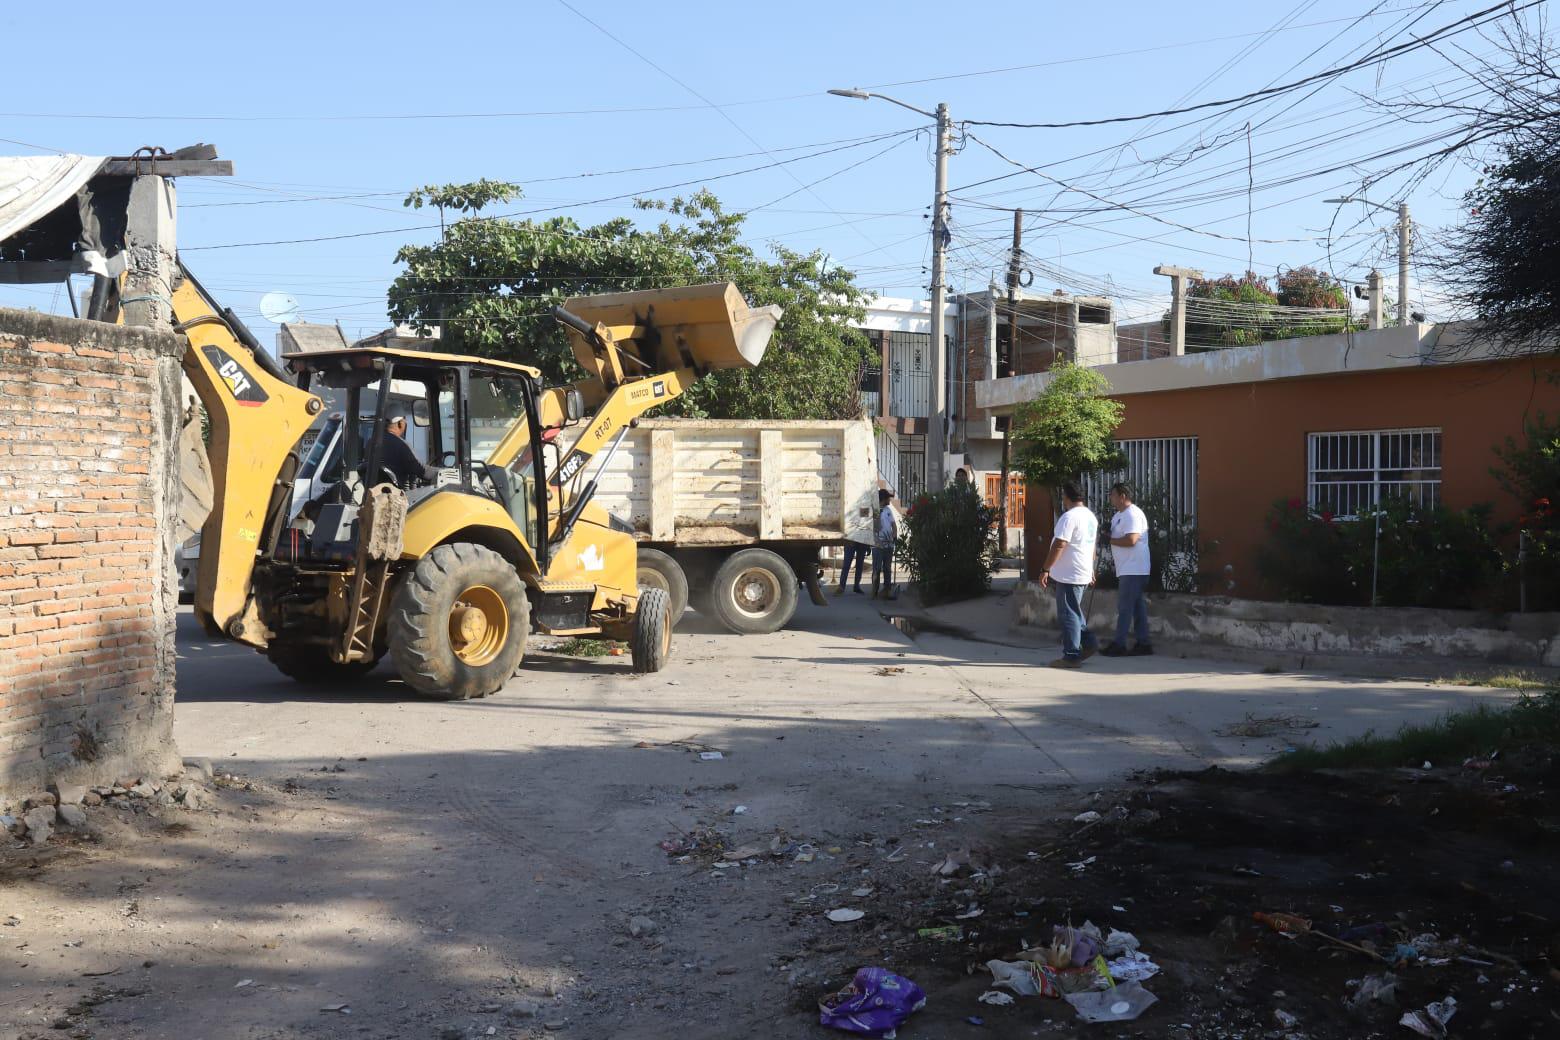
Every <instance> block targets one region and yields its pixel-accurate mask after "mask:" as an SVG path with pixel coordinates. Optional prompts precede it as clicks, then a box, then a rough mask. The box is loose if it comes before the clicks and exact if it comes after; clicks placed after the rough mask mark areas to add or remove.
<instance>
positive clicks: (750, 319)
mask: <svg viewBox="0 0 1560 1040" xmlns="http://www.w3.org/2000/svg"><path fill="white" fill-rule="evenodd" d="M553 316H554V317H555V318H556V319H557V320H558V322H559V324H561V325H563V326H564V328H566V329H567V330H568V331H569V340H570V344H571V345H572V347H573V348H574V358H575V360H576V361H578V362H579V365H580V367H581V368H583V369H584V370H585V372H586V376H585V378H584V379H581V380H579V381H578V382H576V383H575V384H574V385H573V386H572V387H554V388H552V389H550V390H547V391H544V392H543V393H542V395H541V398H540V401H539V402H538V404H539V409H538V413H539V415H538V418H539V420H540V425H541V426H542V427H543V428H544V429H545V428H547V427H559V426H563V425H564V423H565V420H566V415H567V402H568V395H569V393H570V391H571V390H575V391H578V392H579V394H580V396H581V397H582V398H583V400H584V403H585V405H586V407H587V408H594V414H592V415H591V416H590V417H589V418H588V419H586V420H584V421H585V422H586V423H588V425H587V426H586V427H585V432H584V433H582V434H581V435H580V436H579V437H578V438H577V439H576V440H575V442H574V444H573V445H572V447H571V448H570V450H569V454H568V455H567V456H565V457H564V458H563V460H562V461H561V462H560V463H559V465H558V467H557V469H556V470H554V471H553V473H552V474H551V475H550V477H549V483H550V484H552V485H553V486H554V487H556V488H557V489H558V494H559V501H558V505H559V506H563V505H567V503H566V502H565V501H564V500H563V495H564V494H565V486H566V485H567V484H568V483H569V482H570V481H571V480H573V479H574V477H575V476H576V475H577V474H578V473H579V472H580V471H581V470H583V469H584V468H585V466H586V464H587V463H589V462H590V460H591V459H592V458H594V457H595V456H597V455H598V454H599V453H600V452H601V451H602V449H603V448H605V447H606V446H607V445H609V444H611V443H612V441H613V440H614V439H616V437H617V436H618V434H619V433H620V432H621V431H622V430H623V429H624V427H626V426H629V425H631V424H632V423H633V421H634V420H635V419H637V418H639V417H640V416H641V415H643V414H644V413H645V412H647V411H649V410H650V409H652V408H655V407H657V406H659V405H663V404H666V403H667V402H669V401H672V400H675V399H676V398H678V397H680V396H681V395H682V394H683V392H684V391H686V390H687V389H688V388H689V387H690V386H692V385H693V384H694V383H695V382H697V381H698V380H699V379H700V378H701V377H702V376H704V375H705V374H706V373H708V372H710V371H713V370H715V369H721V368H752V367H755V366H757V365H758V363H759V362H760V361H761V360H762V359H763V356H764V351H765V350H766V349H767V347H768V345H769V337H770V334H771V333H772V332H773V331H774V327H775V323H776V322H778V321H779V319H780V308H779V307H773V306H771V307H749V306H748V305H747V302H746V301H745V300H744V299H743V298H742V294H741V293H740V292H739V291H738V290H737V287H736V286H735V285H733V284H731V283H730V282H715V283H711V284H708V285H693V286H685V287H679V288H674V289H643V290H639V291H637V292H625V293H608V294H603V295H597V296H583V297H577V298H575V299H571V300H567V301H565V302H564V303H563V305H562V306H559V307H555V308H554V309H553ZM529 444H530V432H529V431H528V430H526V429H524V428H523V424H521V426H518V427H517V428H516V429H514V430H512V431H511V433H510V437H508V438H506V439H505V440H504V442H502V443H501V444H499V446H498V447H497V449H495V451H494V452H493V456H492V457H491V458H490V459H489V461H490V462H493V463H496V464H497V465H500V466H506V465H508V464H509V463H510V461H511V460H513V459H514V458H515V457H516V456H517V455H519V454H520V452H522V451H523V450H524V449H525V448H526V447H527V446H528V445H529Z"/></svg>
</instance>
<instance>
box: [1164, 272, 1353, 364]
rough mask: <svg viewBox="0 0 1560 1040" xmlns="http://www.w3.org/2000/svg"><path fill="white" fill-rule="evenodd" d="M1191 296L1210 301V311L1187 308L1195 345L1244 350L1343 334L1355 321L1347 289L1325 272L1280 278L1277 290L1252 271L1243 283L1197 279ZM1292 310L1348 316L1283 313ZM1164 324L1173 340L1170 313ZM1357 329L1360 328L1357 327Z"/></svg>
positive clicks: (1224, 278)
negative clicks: (1271, 342)
mask: <svg viewBox="0 0 1560 1040" xmlns="http://www.w3.org/2000/svg"><path fill="white" fill-rule="evenodd" d="M1186 295H1187V297H1188V299H1190V300H1193V301H1196V300H1207V301H1211V303H1210V305H1209V306H1202V307H1199V306H1198V305H1197V304H1196V303H1192V304H1190V305H1189V306H1188V308H1187V316H1186V342H1187V343H1188V344H1190V345H1193V346H1218V347H1239V346H1247V345H1250V344H1253V343H1263V342H1266V341H1268V340H1274V339H1293V338H1295V337H1297V336H1320V335H1324V334H1326V333H1331V332H1343V331H1344V330H1345V329H1348V328H1350V327H1351V323H1352V322H1353V319H1351V318H1350V316H1349V313H1348V311H1349V296H1348V293H1347V292H1346V291H1345V290H1344V287H1343V286H1342V285H1341V284H1340V283H1339V282H1338V281H1337V280H1336V279H1334V278H1333V277H1332V276H1331V275H1329V274H1327V273H1326V272H1325V271H1318V270H1317V269H1316V268H1314V267H1309V266H1307V267H1295V268H1291V269H1290V270H1288V271H1285V272H1283V273H1281V274H1280V275H1279V276H1278V279H1277V284H1276V285H1274V284H1270V283H1269V281H1268V279H1267V278H1266V277H1264V276H1262V275H1259V274H1257V273H1256V272H1255V271H1247V272H1246V273H1245V274H1244V275H1242V276H1241V277H1239V278H1236V277H1235V276H1234V275H1223V276H1222V277H1219V278H1194V279H1192V281H1191V283H1190V284H1189V285H1188V286H1187V289H1186ZM1287 307H1305V308H1328V309H1332V310H1341V311H1342V312H1343V313H1341V314H1338V315H1336V316H1334V315H1330V314H1317V315H1310V314H1296V313H1294V312H1292V311H1287V310H1284V309H1283V308H1287ZM1163 324H1164V328H1165V333H1166V335H1168V334H1169V328H1170V317H1169V315H1168V314H1167V315H1166V316H1165V318H1164V320H1163ZM1352 327H1355V328H1358V327H1359V325H1358V324H1357V323H1354V324H1353V325H1352Z"/></svg>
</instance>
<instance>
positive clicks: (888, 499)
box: [872, 488, 899, 599]
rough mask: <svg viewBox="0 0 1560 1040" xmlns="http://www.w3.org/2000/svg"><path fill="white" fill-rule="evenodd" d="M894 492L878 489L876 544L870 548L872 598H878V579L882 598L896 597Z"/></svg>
mask: <svg viewBox="0 0 1560 1040" xmlns="http://www.w3.org/2000/svg"><path fill="white" fill-rule="evenodd" d="M893 501H894V493H893V492H892V491H890V490H888V489H887V488H880V489H879V490H878V515H877V526H876V533H877V544H875V545H874V546H873V548H872V598H873V599H877V598H878V588H879V584H878V581H879V579H880V578H881V579H882V585H881V587H882V589H883V598H884V599H898V598H899V594H898V593H897V592H895V591H894V546H896V545H898V544H899V519H898V517H896V516H895V515H894V507H893V504H892V503H893Z"/></svg>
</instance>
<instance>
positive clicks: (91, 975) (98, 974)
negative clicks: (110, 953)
mask: <svg viewBox="0 0 1560 1040" xmlns="http://www.w3.org/2000/svg"><path fill="white" fill-rule="evenodd" d="M119 971H120V969H119V968H117V967H114V968H103V969H102V970H100V971H84V972H82V973H81V977H82V978H85V979H100V978H102V977H103V976H105V975H118V974H119Z"/></svg>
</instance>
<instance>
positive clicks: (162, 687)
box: [0, 309, 184, 801]
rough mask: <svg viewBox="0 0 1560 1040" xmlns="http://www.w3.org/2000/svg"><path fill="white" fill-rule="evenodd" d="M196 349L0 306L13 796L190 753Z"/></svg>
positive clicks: (0, 548)
mask: <svg viewBox="0 0 1560 1040" xmlns="http://www.w3.org/2000/svg"><path fill="white" fill-rule="evenodd" d="M183 350H184V339H183V338H182V337H180V336H176V335H174V334H173V333H171V332H160V331H153V330H151V329H144V328H125V327H120V326H111V325H104V324H101V323H97V322H88V321H77V320H74V319H66V318H56V317H52V316H49V315H40V314H36V313H33V312H29V311H15V310H7V309H0V795H5V794H11V795H15V794H19V793H22V792H25V791H28V790H35V789H39V788H42V787H43V786H45V785H46V784H48V783H58V782H66V783H76V782H112V779H114V778H116V777H118V776H123V775H126V774H132V773H133V774H137V775H142V774H146V775H149V774H151V773H153V772H159V771H165V770H171V769H173V768H176V767H177V765H178V759H177V757H176V752H175V750H174V746H173V739H172V723H173V690H174V648H173V627H174V619H175V612H176V610H177V592H178V590H177V585H176V583H175V582H174V579H173V574H172V569H173V568H172V561H173V549H174V545H175V537H176V534H175V532H176V527H177V523H176V520H177V516H178V508H179V495H180V489H179V481H178V469H177V464H176V460H175V446H176V445H177V442H178V433H179V428H180V405H179V385H180V369H179V358H180V356H181V354H182V353H183ZM0 801H3V799H0Z"/></svg>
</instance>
